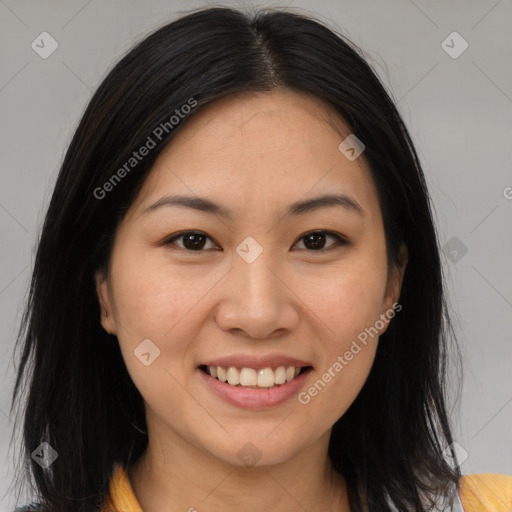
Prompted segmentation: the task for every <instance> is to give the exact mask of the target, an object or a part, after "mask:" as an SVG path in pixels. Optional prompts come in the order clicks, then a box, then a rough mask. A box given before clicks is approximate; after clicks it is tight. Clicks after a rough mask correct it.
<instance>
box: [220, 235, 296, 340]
mask: <svg viewBox="0 0 512 512" xmlns="http://www.w3.org/2000/svg"><path fill="white" fill-rule="evenodd" d="M248 238H250V237H248ZM244 242H245V243H244ZM244 242H243V243H241V244H240V245H239V246H238V247H237V249H236V251H237V253H238V254H234V255H233V264H232V267H231V272H229V276H227V278H228V279H229V280H230V283H229V285H228V286H227V287H226V288H225V289H224V292H225V295H224V296H223V300H221V302H220V303H219V310H218V311H217V314H216V318H217V323H218V325H219V327H221V328H222V329H224V330H226V331H227V330H231V329H236V330H242V331H244V332H245V333H246V334H247V335H248V336H249V337H251V338H253V339H263V338H266V337H268V336H269V335H270V334H271V333H273V332H277V331H279V330H281V329H286V330H293V329H294V328H296V325H297V322H298V318H299V315H298V311H297V308H296V305H294V304H293V297H292V295H293V294H292V293H291V291H290V290H289V287H287V286H286V285H285V283H284V282H283V281H284V278H283V276H281V275H280V273H281V272H282V270H281V269H283V268H284V266H283V265H282V264H280V262H279V261H278V260H279V257H278V253H277V252H276V251H273V250H270V249H264V248H263V247H262V246H261V245H260V244H259V243H258V244H257V245H256V243H257V242H256V241H255V240H254V239H252V240H247V239H246V240H245V241H244ZM281 263H282V262H281Z"/></svg>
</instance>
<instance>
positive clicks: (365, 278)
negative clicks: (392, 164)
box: [97, 90, 403, 465]
mask: <svg viewBox="0 0 512 512" xmlns="http://www.w3.org/2000/svg"><path fill="white" fill-rule="evenodd" d="M350 133H351V131H350V129H349V128H348V127H347V126H346V125H345V124H344V123H343V122H342V120H340V119H338V118H337V117H336V116H335V115H334V114H333V113H332V111H331V110H330V109H329V107H328V106H326V105H325V104H323V103H322V102H321V101H320V100H318V99H316V98H313V97H310V96H307V95H302V94H298V93H295V92H291V91H288V90H274V91H273V92H271V93H254V94H247V93H245V94H237V95H232V96H229V97H227V98H224V99H222V100H219V101H217V102H215V103H212V104H210V105H208V106H207V107H206V108H205V109H204V110H202V111H201V112H197V113H196V114H195V115H194V116H192V117H190V119H188V120H186V124H185V125H184V126H183V127H182V130H181V131H180V132H178V133H177V135H176V136H175V138H174V139H173V140H172V141H171V143H170V144H169V145H168V146H167V148H166V149H165V150H164V152H162V153H161V154H160V155H159V157H158V159H157V161H156V162H155V164H154V167H153V169H152V170H151V172H150V174H149V175H148V177H147V179H146V181H145V183H144V185H143V187H142V189H141V191H140V193H139V195H138V197H137V198H136V200H135V202H134V203H133V205H132V206H131V207H130V209H129V211H128V212H127V214H126V216H125V217H124V219H123V221H122V222H121V224H120V225H119V227H118V230H117V232H116V237H115V243H114V246H113V251H112V254H111V258H110V261H109V266H108V271H107V272H106V273H98V274H97V290H98V297H99V300H100V302H101V305H102V308H103V309H102V311H105V310H106V311H108V316H107V317H105V316H103V315H102V317H101V322H102V325H103V327H104V328H105V329H106V330H107V331H108V332H110V333H112V334H115V335H116V336H117V337H118V340H119V344H120V347H121V351H122V355H123V358H124V361H125V363H126V366H127V369H128V372H129V373H130V376H131V378H132V379H133V381H134V383H135V385H136V386H137V388H138V389H139V390H140V392H141V394H142V396H143V398H144V401H145V407H146V418H147V424H148V429H149V430H148V432H149V436H150V440H151V436H157V437H158V438H159V439H160V440H162V439H166V438H167V439H173V438H174V439H180V440H182V441H184V442H186V443H188V444H189V445H191V446H193V447H195V448H197V449H198V450H200V452H202V453H204V454H207V456H213V457H216V458H218V459H221V460H223V461H225V462H227V463H230V464H235V465H242V464H243V463H244V461H243V460H242V457H241V456H240V455H241V454H240V450H241V448H243V447H244V446H245V450H246V451H247V450H248V451H249V452H251V451H254V452H255V453H256V451H257V453H258V456H260V457H261V460H260V463H261V464H276V463H279V462H281V461H285V460H287V459H290V458H291V457H292V456H294V455H296V454H298V453H299V452H300V451H302V450H305V449H306V448H307V447H308V446H312V445H313V444H314V443H315V441H317V440H318V439H320V438H325V435H327V434H328V433H329V432H330V429H331V427H332V425H333V424H334V423H335V422H336V421H337V420H338V419H339V418H340V417H341V416H342V415H343V414H344V413H345V411H346V410H347V409H348V407H349V406H350V404H351V403H352V402H353V401H354V399H355V398H356V396H357V394H358V393H359V391H360V389H361V388H362V386H363V384H364V382H365V380H366V378H367V377H368V374H369V372H370V369H371V366H372V363H373V361H374V357H375V351H376V348H377V343H378V336H379V335H380V334H382V333H383V332H384V331H385V330H386V328H387V326H388V324H389V321H390V318H391V317H392V316H393V315H392V314H391V315H389V312H390V311H392V305H393V303H395V302H396V301H397V300H398V297H399V291H400V286H401V280H402V275H403V268H402V269H399V271H397V272H394V271H393V272H392V271H390V272H388V262H387V259H386V244H385V237H384V227H383V223H382V218H381V212H380V209H379V202H378V196H377V191H376V189H375V186H374V183H373V181H372V178H371V174H370V170H369V167H368V166H367V163H366V162H365V159H364V153H362V154H361V155H360V156H359V157H358V158H356V159H355V160H349V159H348V158H347V157H346V156H345V154H344V153H342V152H341V151H340V149H338V146H339V145H340V143H341V142H342V141H343V140H344V139H345V138H346V137H347V136H348V135H349V134H350ZM327 194H331V195H333V194H336V195H339V196H345V197H342V199H341V200H339V201H338V202H337V203H336V204H334V203H333V202H331V203H330V204H329V205H326V204H323V206H322V204H321V203H317V207H316V208H315V207H314V205H313V206H311V205H310V206H309V207H303V208H302V209H301V208H295V209H293V207H292V205H294V203H298V202H305V201H310V200H311V199H314V198H317V197H320V196H323V195H327ZM170 196H190V197H192V198H194V199H198V198H205V199H207V200H208V201H211V202H214V203H216V204H218V205H220V207H221V208H222V210H219V211H216V212H213V213H212V212H211V211H207V209H202V210H201V209H196V208H192V207H191V205H190V204H189V205H188V206H186V205H183V204H182V205H178V204H171V203H170V201H166V200H165V198H169V197H170ZM224 213H226V215H224ZM312 232H314V233H312ZM383 314H384V316H383ZM371 328H373V331H371V330H370V331H368V330H369V329H371ZM365 330H366V331H365ZM376 331H378V333H377V334H375V332H376ZM364 332H366V333H367V335H366V339H365V336H364V334H362V333H364ZM368 332H371V333H372V335H368ZM363 339H365V342H363V341H362V340H363ZM144 340H146V341H144ZM148 340H150V341H148ZM358 348H359V350H358ZM350 354H351V355H350ZM207 363H214V366H216V365H217V363H219V365H220V366H221V367H223V368H225V369H226V370H227V368H228V367H233V368H238V370H240V369H241V368H244V369H243V370H242V371H241V375H242V374H243V380H244V382H246V383H250V382H254V381H253V380H251V379H253V378H254V376H255V375H256V379H258V378H260V377H261V380H260V381H259V382H260V383H261V384H262V387H258V388H240V387H235V386H234V385H230V384H229V383H221V382H220V381H219V380H218V379H214V378H212V377H211V376H208V375H207V374H206V373H205V372H204V371H203V369H201V365H204V364H207ZM282 366H284V367H285V371H284V373H285V374H286V367H295V366H297V367H303V370H301V373H299V374H298V376H297V377H296V378H294V379H293V380H291V381H290V382H288V383H286V384H281V385H279V386H274V388H272V389H268V388H265V386H268V385H269V384H268V381H267V383H266V384H265V379H267V378H271V377H272V376H274V378H275V379H281V380H282V378H283V377H282V374H283V370H276V368H277V367H282ZM265 368H272V369H274V370H276V371H274V372H273V373H269V372H268V370H264V369H265ZM260 369H263V371H262V372H259V370H260ZM251 370H252V371H251ZM237 373H238V372H237V371H236V370H228V376H229V377H230V379H231V382H232V383H236V379H237ZM218 374H219V375H220V376H221V375H222V371H221V370H218ZM258 374H260V376H258ZM292 374H293V371H291V370H288V376H290V375H292ZM278 375H280V377H278ZM245 379H247V380H245ZM257 382H258V381H257ZM274 382H275V381H274ZM247 443H252V445H248V444H247ZM243 453H244V452H242V454H243ZM249 455H251V453H249Z"/></svg>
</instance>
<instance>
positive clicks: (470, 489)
mask: <svg viewBox="0 0 512 512" xmlns="http://www.w3.org/2000/svg"><path fill="white" fill-rule="evenodd" d="M459 495H460V499H461V502H462V506H463V507H464V512H512V476H508V475H500V474H495V473H482V474H475V475H464V476H463V477H462V479H461V482H460V494H459ZM101 512H143V511H142V509H141V508H140V505H139V503H138V502H137V498H136V497H135V494H134V493H133V489H132V486H131V484H130V480H129V478H128V474H127V473H126V471H125V470H124V469H123V467H122V466H120V465H118V466H117V467H116V469H115V470H114V474H113V475H112V478H111V481H110V492H109V496H108V497H107V499H106V501H105V504H104V506H103V508H102V510H101Z"/></svg>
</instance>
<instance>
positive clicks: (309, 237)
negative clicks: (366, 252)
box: [297, 231, 349, 252]
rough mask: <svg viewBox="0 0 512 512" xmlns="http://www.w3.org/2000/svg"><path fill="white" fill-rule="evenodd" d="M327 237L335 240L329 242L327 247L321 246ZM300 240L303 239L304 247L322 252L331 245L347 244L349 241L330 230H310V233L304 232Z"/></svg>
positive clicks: (331, 246)
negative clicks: (332, 242)
mask: <svg viewBox="0 0 512 512" xmlns="http://www.w3.org/2000/svg"><path fill="white" fill-rule="evenodd" d="M329 237H331V238H333V239H334V240H336V242H335V243H334V244H331V245H330V246H329V247H328V248H325V247H323V246H324V244H325V241H326V238H329ZM302 240H304V241H305V242H304V245H305V246H306V249H307V250H310V251H314V252H324V251H327V250H329V249H330V248H333V247H337V246H340V245H348V244H349V241H348V240H347V239H346V238H345V237H343V236H342V235H338V234H336V233H332V232H331V231H311V232H310V233H306V234H305V235H303V236H301V237H300V239H299V241H302ZM297 243H298V242H297Z"/></svg>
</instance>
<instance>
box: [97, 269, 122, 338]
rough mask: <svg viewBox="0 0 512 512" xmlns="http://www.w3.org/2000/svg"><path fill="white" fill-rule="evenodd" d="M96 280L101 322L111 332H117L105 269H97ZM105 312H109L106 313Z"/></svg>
mask: <svg viewBox="0 0 512 512" xmlns="http://www.w3.org/2000/svg"><path fill="white" fill-rule="evenodd" d="M94 278H95V281H96V295H97V296H98V302H99V304H100V324H101V326H102V327H103V329H105V331H107V332H108V333H109V334H114V335H115V334H117V333H116V324H115V320H114V313H113V311H112V306H111V302H110V297H109V284H108V279H107V276H106V275H105V272H104V271H103V270H97V271H96V273H95V275H94ZM105 313H107V314H106V315H105Z"/></svg>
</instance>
